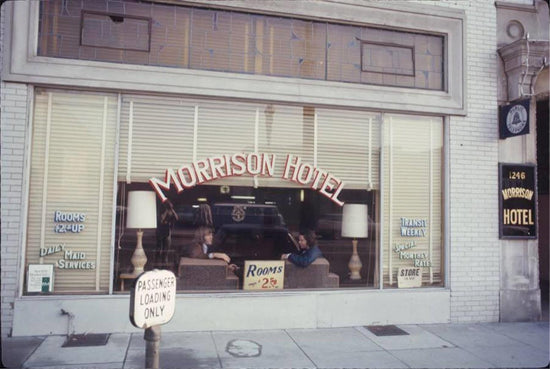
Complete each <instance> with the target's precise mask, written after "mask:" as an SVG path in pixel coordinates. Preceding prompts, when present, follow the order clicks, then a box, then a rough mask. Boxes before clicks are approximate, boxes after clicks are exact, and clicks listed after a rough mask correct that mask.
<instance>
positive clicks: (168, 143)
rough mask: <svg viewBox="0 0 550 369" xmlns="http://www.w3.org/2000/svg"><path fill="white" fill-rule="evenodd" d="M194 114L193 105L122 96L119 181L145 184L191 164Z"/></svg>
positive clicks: (170, 100) (175, 100)
mask: <svg viewBox="0 0 550 369" xmlns="http://www.w3.org/2000/svg"><path fill="white" fill-rule="evenodd" d="M194 114H195V107H194V105H193V104H192V102H187V101H184V100H181V99H171V98H166V97H153V96H147V97H143V96H138V95H136V96H133V95H125V96H123V99H122V111H121V117H120V120H121V122H120V148H119V167H118V168H119V169H118V178H119V180H120V181H127V182H147V181H148V180H149V178H151V177H152V176H157V175H159V173H160V174H162V175H163V174H164V169H166V168H179V167H180V166H181V165H182V164H183V163H188V162H191V161H192V159H193V122H194Z"/></svg>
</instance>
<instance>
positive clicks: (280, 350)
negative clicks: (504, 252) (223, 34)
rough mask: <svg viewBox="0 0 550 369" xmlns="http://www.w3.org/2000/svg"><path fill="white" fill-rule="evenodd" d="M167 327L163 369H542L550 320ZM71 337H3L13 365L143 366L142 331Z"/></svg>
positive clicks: (6, 361) (546, 358)
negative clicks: (85, 341) (94, 340)
mask: <svg viewBox="0 0 550 369" xmlns="http://www.w3.org/2000/svg"><path fill="white" fill-rule="evenodd" d="M398 327H399V328H401V329H402V330H404V331H405V332H406V333H408V335H394V336H377V335H375V334H373V333H372V332H371V331H370V330H369V329H367V328H366V327H350V328H329V329H287V330H269V331H263V330H262V331H228V332H224V331H214V332H181V333H163V334H162V338H161V350H160V367H161V368H164V369H166V368H511V367H513V368H541V367H547V365H548V363H549V341H548V336H549V326H548V322H532V323H483V324H430V325H399V326H398ZM65 339H66V337H65V336H47V337H15V338H7V339H4V340H3V341H2V359H3V364H4V365H5V366H6V367H8V368H128V369H129V368H143V367H144V363H145V344H144V343H145V341H144V340H143V334H142V333H134V334H124V333H122V334H111V336H110V337H109V340H108V342H107V344H106V345H104V346H91V347H70V348H67V347H65V348H63V347H61V346H62V344H63V343H64V341H65Z"/></svg>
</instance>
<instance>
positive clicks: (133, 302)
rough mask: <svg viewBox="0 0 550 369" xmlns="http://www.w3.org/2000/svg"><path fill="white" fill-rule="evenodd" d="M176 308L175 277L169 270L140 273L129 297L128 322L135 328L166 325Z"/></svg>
mask: <svg viewBox="0 0 550 369" xmlns="http://www.w3.org/2000/svg"><path fill="white" fill-rule="evenodd" d="M175 307H176V276H175V275H174V273H172V272H171V271H169V270H152V271H149V272H145V273H142V274H141V275H140V276H139V277H138V278H137V279H136V281H135V285H134V286H133V288H132V291H131V297H130V321H131V322H132V324H133V325H134V326H135V327H137V328H143V329H145V328H149V327H152V326H154V325H161V324H166V323H168V322H169V321H170V319H172V316H174V310H175Z"/></svg>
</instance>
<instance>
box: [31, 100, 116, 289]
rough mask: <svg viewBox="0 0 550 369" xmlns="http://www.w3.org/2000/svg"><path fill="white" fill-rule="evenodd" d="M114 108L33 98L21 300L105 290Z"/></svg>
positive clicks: (113, 105) (103, 102) (110, 221)
mask: <svg viewBox="0 0 550 369" xmlns="http://www.w3.org/2000/svg"><path fill="white" fill-rule="evenodd" d="M117 105H118V104H117V99H116V97H115V96H112V95H102V94H93V93H79V92H74V91H72V92H62V91H53V90H43V89H37V90H36V91H35V102H34V121H33V136H32V153H31V155H32V156H31V169H30V190H29V191H30V193H29V210H28V223H27V224H28V225H27V243H26V272H27V273H26V278H25V293H50V292H53V293H64V292H108V291H109V283H110V277H109V276H110V270H111V260H112V259H111V250H112V246H111V245H112V231H113V207H112V204H113V186H114V173H115V142H116V122H117Z"/></svg>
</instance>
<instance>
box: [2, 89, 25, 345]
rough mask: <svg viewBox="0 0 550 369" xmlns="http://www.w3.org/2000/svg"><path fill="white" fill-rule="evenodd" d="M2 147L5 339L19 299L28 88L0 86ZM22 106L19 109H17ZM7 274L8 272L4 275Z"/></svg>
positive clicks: (3, 310) (3, 316)
mask: <svg viewBox="0 0 550 369" xmlns="http://www.w3.org/2000/svg"><path fill="white" fill-rule="evenodd" d="M0 89H1V91H2V100H1V103H0V104H1V105H0V107H1V115H0V121H1V132H2V135H1V147H2V153H1V154H2V169H1V182H2V186H1V187H2V194H1V197H2V198H1V201H2V229H1V232H2V254H1V256H2V257H1V266H2V272H3V273H2V279H1V282H0V283H1V291H2V292H1V296H2V331H1V335H2V337H5V336H7V335H9V334H10V331H11V327H12V320H13V303H14V301H15V298H16V297H17V288H18V287H17V286H18V281H19V260H20V259H21V250H22V247H21V239H20V237H21V232H22V230H21V225H22V223H23V222H22V219H21V215H22V213H21V207H22V193H23V178H24V173H23V168H24V153H25V138H26V135H27V132H26V127H27V86H26V85H24V84H15V83H4V82H2V83H0ZM16 105H19V106H16ZM4 272H6V273H4Z"/></svg>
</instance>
